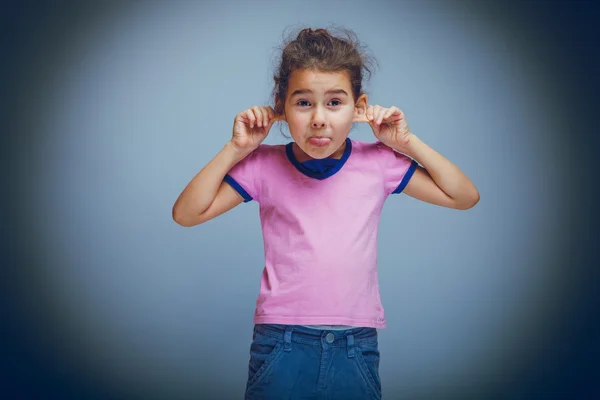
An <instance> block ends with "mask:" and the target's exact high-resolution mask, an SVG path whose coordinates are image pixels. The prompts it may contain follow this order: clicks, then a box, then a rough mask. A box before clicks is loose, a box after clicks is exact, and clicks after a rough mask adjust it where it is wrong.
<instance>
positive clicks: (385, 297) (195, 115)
mask: <svg viewBox="0 0 600 400" xmlns="http://www.w3.org/2000/svg"><path fill="white" fill-rule="evenodd" d="M523 4H524V5H523ZM523 4H521V6H520V7H518V6H517V5H516V3H510V4H507V5H502V4H500V3H499V2H498V3H492V2H490V3H486V4H485V6H482V5H481V4H479V3H476V2H451V1H439V2H436V1H425V2H417V1H404V2H383V1H379V2H377V1H374V2H368V3H366V2H342V1H339V2H338V1H319V2H316V1H305V2H298V3H294V2H289V3H288V2H284V3H279V2H260V1H256V2H241V1H240V2H237V1H229V2H219V3H217V2H214V3H209V2H191V1H178V2H170V3H167V2H136V3H128V2H120V3H114V4H112V3H111V4H109V3H106V4H105V5H102V6H100V5H97V6H91V5H86V6H81V5H79V6H76V7H75V6H72V7H67V6H66V5H65V4H63V5H62V7H57V8H51V7H45V8H44V7H41V8H37V9H36V8H27V7H25V6H16V5H15V6H14V7H12V8H10V12H9V13H7V14H5V16H7V17H8V18H6V20H7V21H8V22H9V23H8V25H7V26H8V28H7V30H8V31H9V33H10V34H11V35H10V36H8V37H9V39H8V42H7V44H8V45H9V46H8V47H7V48H8V49H9V52H8V53H7V54H8V55H9V56H10V57H8V58H7V59H8V60H9V62H8V63H5V64H3V66H4V67H5V69H4V77H5V78H6V81H5V88H7V89H8V92H7V93H8V94H10V95H7V96H4V99H3V104H4V105H5V106H6V107H4V111H5V112H6V111H7V115H6V118H5V119H4V124H5V127H6V131H5V132H8V135H5V139H4V140H6V143H7V144H8V145H9V146H4V145H3V149H2V152H3V167H5V168H3V171H5V172H8V178H9V179H8V180H7V182H8V185H7V186H5V190H6V193H5V196H3V197H4V201H5V204H6V207H3V208H4V209H5V211H6V212H5V213H4V214H3V219H4V221H5V222H6V223H5V224H3V227H4V228H6V229H5V232H6V239H7V240H5V241H4V245H3V254H4V255H5V257H4V261H6V262H5V263H4V262H3V264H5V265H6V267H7V268H5V269H4V271H8V272H9V273H10V274H9V275H7V278H6V279H4V280H3V282H4V283H5V286H6V288H5V289H6V290H4V291H3V293H4V295H5V299H6V301H5V302H4V304H5V305H6V306H7V307H3V308H2V311H3V314H4V315H3V316H4V317H5V318H4V321H6V324H5V325H4V328H3V331H2V333H3V334H4V338H5V340H4V342H3V343H5V346H3V348H4V349H5V355H7V356H8V358H7V360H11V362H12V364H5V365H7V371H8V372H7V374H4V377H5V379H6V382H5V384H7V385H8V387H9V388H11V390H18V391H19V393H29V395H31V396H32V397H38V398H46V396H48V397H53V395H54V394H56V395H62V396H67V395H68V396H76V397H80V398H83V397H85V398H127V399H164V398H169V399H190V398H206V399H208V398H215V399H217V398H223V399H225V398H241V397H242V394H243V390H244V385H245V382H246V376H247V362H248V358H249V354H248V352H249V346H250V342H251V338H252V317H253V312H254V306H255V301H256V296H257V294H258V289H259V281H260V276H261V273H262V268H263V265H264V257H263V247H262V246H263V243H262V236H261V231H260V224H259V218H258V204H257V203H255V202H252V203H250V204H243V205H240V206H239V207H237V208H236V209H234V210H232V211H231V212H229V213H228V214H226V215H223V216H221V217H219V218H217V219H216V220H213V221H210V222H208V223H206V224H204V225H201V226H197V227H194V228H183V227H180V226H178V225H177V224H176V223H175V222H173V221H172V219H171V207H172V205H173V203H174V201H175V199H176V198H177V196H178V195H179V193H180V192H181V190H182V189H183V187H184V186H185V185H186V184H187V183H188V182H189V180H190V179H191V178H192V177H193V176H194V175H195V174H196V173H197V172H198V171H199V170H200V169H201V168H202V167H203V166H204V165H205V164H206V163H207V162H208V161H209V160H210V159H211V158H212V157H214V155H216V153H217V152H218V151H219V150H220V149H221V148H222V147H223V146H224V145H225V143H226V142H227V140H228V139H229V137H230V135H231V127H232V124H233V118H234V116H235V114H236V113H238V112H239V111H241V110H243V109H246V108H249V107H251V106H253V105H256V104H268V103H270V92H271V89H272V75H273V70H274V60H275V55H276V54H277V53H276V52H277V47H278V46H279V45H280V44H281V41H282V34H283V33H284V31H286V29H287V31H286V32H290V31H294V29H296V31H297V29H300V28H301V27H303V26H310V27H313V28H318V27H330V26H332V24H334V25H339V26H343V27H346V28H350V29H352V30H354V32H356V33H357V35H358V37H359V38H360V40H361V41H362V42H364V43H365V44H366V45H367V46H368V48H369V49H370V50H371V52H372V54H373V55H374V56H375V57H376V58H377V60H378V62H379V65H380V67H379V69H378V70H377V71H376V72H375V74H374V76H373V78H372V79H371V81H369V82H366V91H367V94H368V95H369V97H370V103H371V104H380V105H384V106H386V107H389V106H392V105H395V106H398V107H400V108H401V109H402V110H403V111H404V112H405V113H406V115H407V118H408V122H409V125H410V127H411V128H412V130H413V132H415V133H416V134H417V135H418V136H419V137H420V138H422V139H423V140H424V141H425V142H426V143H428V144H429V145H430V146H432V147H433V148H434V149H436V150H437V151H439V152H440V153H442V154H443V155H445V156H446V157H447V158H449V159H450V160H451V161H453V162H455V163H456V164H457V165H458V166H459V167H460V168H461V169H462V170H463V171H464V172H465V173H466V174H467V175H468V176H469V177H470V178H471V179H472V181H473V182H474V183H475V185H476V186H477V188H478V189H479V191H480V194H481V201H480V203H479V204H478V205H477V206H476V207H475V208H473V209H471V210H468V211H456V210H450V209H444V208H441V207H436V206H433V205H429V204H426V203H421V202H418V201H416V200H414V199H411V198H409V197H407V196H405V195H400V196H392V197H390V198H389V199H388V201H387V203H386V206H385V208H384V211H383V215H382V222H381V226H380V239H379V271H380V283H381V294H382V301H383V305H384V307H385V310H386V317H387V321H388V327H387V328H386V329H383V330H380V332H379V333H380V351H381V365H380V373H381V378H382V384H383V393H384V398H389V399H396V398H397V399H430V398H431V399H433V398H435V399H437V398H440V399H449V398H486V399H490V398H499V399H500V398H501V399H504V398H534V397H535V396H538V395H539V396H541V397H540V398H576V397H575V396H576V395H578V392H577V391H578V390H584V389H585V390H587V388H588V386H586V385H587V384H588V383H589V381H588V379H587V375H580V374H578V373H575V372H573V370H570V369H569V367H566V366H565V365H564V363H563V361H564V360H566V359H569V360H571V361H572V362H574V361H573V360H577V358H576V357H580V356H581V357H583V358H581V359H579V361H578V362H577V364H578V365H580V366H581V365H585V362H586V360H587V361H589V359H588V358H585V356H582V355H581V354H580V353H578V352H577V349H578V348H577V349H573V346H575V343H579V344H581V343H583V342H582V341H581V340H582V339H585V337H587V336H585V337H579V336H577V335H579V334H580V333H581V332H580V330H579V329H580V325H579V324H580V323H581V321H582V320H583V315H587V314H585V310H587V308H583V305H584V304H590V303H589V300H592V297H586V296H591V292H587V291H586V290H587V286H586V284H587V283H589V282H590V281H589V280H588V279H585V276H584V275H582V274H581V273H578V271H579V272H584V271H585V270H584V269H578V268H577V265H580V266H582V265H583V264H582V262H585V261H586V260H585V259H584V257H585V255H584V253H582V252H577V251H575V250H573V248H572V247H571V246H572V245H573V244H574V242H573V241H574V240H575V239H573V237H574V236H573V235H577V234H578V235H580V236H579V237H585V238H588V239H589V235H587V236H586V235H584V233H585V231H584V230H583V229H585V227H583V226H580V225H574V222H576V221H578V218H577V216H576V215H575V214H577V215H583V209H584V207H585V206H586V205H587V204H588V203H583V202H580V203H579V205H578V206H574V205H573V204H572V202H571V200H572V199H573V198H574V196H577V193H579V192H578V191H579V190H580V187H581V186H583V185H580V184H579V182H582V181H583V180H582V179H581V180H575V179H573V175H572V173H571V171H570V170H569V169H570V167H571V164H572V163H574V162H575V160H574V159H573V157H572V154H571V151H572V150H573V146H574V145H579V144H578V143H574V141H572V140H570V139H572V136H571V137H570V138H569V139H567V138H566V133H568V132H573V128H574V121H573V120H574V118H573V114H572V113H570V112H569V111H571V110H572V109H574V108H575V107H574V105H573V103H572V102H570V101H569V99H571V100H572V99H574V98H575V96H574V94H575V92H576V91H578V90H585V89H584V88H580V87H579V86H578V85H579V84H580V83H581V82H580V81H579V79H581V76H580V75H578V74H577V72H581V71H583V69H582V70H581V71H576V70H575V68H573V67H572V65H573V64H572V63H573V57H572V55H573V54H575V55H577V54H580V53H581V54H584V51H585V49H583V48H581V49H578V48H577V46H578V45H583V44H585V43H588V44H590V45H591V46H594V45H596V46H597V41H596V42H595V41H593V39H594V37H591V39H590V37H589V36H586V37H587V38H588V39H590V41H589V42H585V41H584V42H583V44H582V42H575V41H573V42H570V41H562V42H561V41H556V40H555V39H557V38H562V39H565V38H566V37H568V36H564V34H565V32H564V31H560V30H558V31H557V30H556V29H555V30H552V29H550V27H551V26H553V25H552V24H550V23H549V22H548V21H550V20H551V19H550V20H548V18H550V17H552V16H556V15H557V14H555V12H554V11H550V10H547V9H546V11H544V7H543V6H540V7H538V5H537V4H535V3H523ZM558 5H559V4H558V3H555V4H554V6H555V7H556V6H558ZM7 10H9V9H8V8H7ZM565 10H566V9H563V10H562V14H561V13H559V14H560V15H562V16H563V18H566V19H567V18H568V16H569V15H570V14H568V13H566V11H565ZM577 10H578V11H577V12H581V14H572V15H571V16H581V15H583V11H581V10H580V9H577ZM555 11H556V10H555ZM556 12H558V11H556ZM531 16H538V17H539V18H540V19H538V20H537V22H535V20H532V19H531V18H530V17H531ZM544 16H545V17H546V18H547V19H546V20H544V19H543V17H544ZM567 20H568V19H567ZM580 28H581V29H582V32H583V29H584V28H583V27H581V26H580ZM584 33H585V32H584ZM561 35H562V36H561ZM582 36H583V35H582ZM5 37H6V36H5ZM595 38H597V36H596V37H595ZM559 44H560V45H561V46H562V47H559V46H558V45H559ZM595 48H596V49H597V47H595ZM568 52H571V53H568ZM567 54H569V55H570V56H569V57H567ZM567 59H568V60H569V62H567V61H566V60H567ZM581 61H582V60H579V62H581ZM577 65H579V64H577ZM569 68H571V69H569ZM569 79H572V80H573V82H571V81H570V80H569ZM588 83H590V82H588ZM579 100H580V101H581V98H579ZM596 104H597V103H596ZM576 111H579V112H582V113H584V112H585V111H586V105H583V104H582V106H581V107H579V108H577V109H576ZM575 123H577V121H576V122H575ZM579 123H581V121H579ZM280 128H281V130H282V131H283V132H284V133H285V132H286V129H285V126H279V125H275V127H274V128H273V129H272V131H271V134H270V135H269V137H268V138H267V140H266V143H269V144H278V143H287V142H288V140H289V139H287V138H285V137H284V136H283V135H282V133H281V132H280ZM577 131H578V134H579V135H583V133H584V132H583V131H582V130H577ZM351 137H352V138H354V139H358V140H364V141H374V140H375V139H374V137H373V135H372V132H371V131H370V128H369V127H368V126H367V125H365V124H361V125H357V126H356V127H355V129H354V130H353V131H352V133H351ZM577 157H578V159H579V160H580V161H581V162H583V160H584V155H583V153H581V152H579V153H577ZM578 229H579V230H578ZM579 243H580V244H581V241H579ZM578 255H579V257H580V259H579V262H574V258H573V257H577V256H578ZM588 293H589V294H588ZM584 300H585V301H584ZM582 310H583V311H582ZM596 325H597V324H596ZM596 325H593V326H596ZM586 332H589V331H586ZM564 357H568V358H564ZM582 363H583V364H582ZM587 371H588V372H589V370H587ZM557 378H561V379H557ZM563 395H564V396H566V397H561V396H563ZM552 396H556V397H552Z"/></svg>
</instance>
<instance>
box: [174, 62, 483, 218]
mask: <svg viewBox="0 0 600 400" xmlns="http://www.w3.org/2000/svg"><path fill="white" fill-rule="evenodd" d="M298 91H301V92H300V93H298ZM330 91H336V92H330ZM343 92H345V94H344V93H343ZM284 101H285V104H284V115H279V116H278V115H275V112H274V110H273V108H272V107H270V106H262V107H259V106H254V107H252V108H250V109H247V110H244V111H242V112H240V113H239V114H238V115H236V117H235V119H234V125H233V132H232V137H231V140H230V141H229V142H228V143H227V144H226V145H225V146H224V147H223V149H222V150H221V151H220V152H219V153H218V154H217V155H216V156H215V158H213V159H212V160H211V161H210V162H209V163H208V164H207V165H206V166H205V167H204V168H203V169H202V170H201V171H200V172H199V173H198V174H197V175H196V176H195V177H194V178H193V179H192V180H191V181H190V182H189V183H188V185H187V186H186V187H185V188H184V190H183V191H182V192H181V194H180V195H179V197H178V198H177V201H176V202H175V204H174V206H173V219H174V220H175V221H176V222H177V223H178V224H180V225H182V226H187V227H190V226H194V225H198V224H201V223H204V222H206V221H208V220H211V219H213V218H215V217H217V216H219V215H221V214H223V213H225V212H227V211H229V210H231V209H232V208H234V207H235V206H237V205H238V204H241V203H242V201H243V198H242V196H241V195H240V194H239V193H238V192H237V191H235V190H234V189H233V188H232V187H231V186H230V185H229V184H227V183H225V182H224V181H223V178H224V177H225V175H226V174H227V173H228V172H229V171H230V170H231V168H233V166H234V165H235V164H237V163H238V162H240V161H241V160H243V159H244V158H245V157H246V156H247V155H248V154H250V153H251V152H252V151H254V150H255V149H256V148H257V147H258V146H259V145H260V144H261V143H262V141H263V140H264V139H265V138H266V137H267V135H268V133H269V131H270V129H271V126H272V125H273V123H274V122H275V121H277V120H280V121H286V122H287V124H288V126H289V129H290V134H291V135H292V138H293V139H294V145H293V151H294V155H295V156H296V158H297V159H298V160H299V161H305V160H308V159H311V158H314V159H321V158H326V157H334V158H340V157H341V155H342V154H343V152H344V148H345V140H346V138H347V137H348V134H349V133H350V127H351V125H352V123H353V122H365V123H368V124H369V126H370V127H371V129H372V130H373V134H374V136H375V138H376V139H378V140H379V141H381V142H382V143H383V144H385V145H386V146H388V147H390V148H392V149H394V150H396V151H399V152H401V153H404V154H406V155H408V156H409V157H411V158H413V159H414V160H416V161H417V162H418V163H419V164H420V166H418V167H417V169H416V170H415V173H414V174H413V176H412V178H411V179H410V180H409V182H408V184H407V185H406V187H405V188H404V191H403V193H404V194H406V195H408V196H411V197H414V198H416V199H418V200H421V201H425V202H428V203H431V204H435V205H439V206H442V207H448V208H453V209H458V210H466V209H469V208H471V207H473V206H474V205H475V204H477V203H478V202H479V192H478V191H477V189H476V188H475V186H474V185H473V183H472V182H471V181H470V179H469V178H468V177H467V176H466V175H465V174H464V173H463V172H462V171H461V170H460V169H459V168H458V167H457V166H456V165H454V164H453V163H451V162H450V161H449V160H447V159H446V158H445V157H443V156H442V155H441V154H439V153H438V152H437V151H435V150H433V149H432V148H431V147H429V146H428V145H427V144H425V143H424V142H423V141H422V140H421V139H420V138H419V137H417V136H416V135H415V134H414V133H412V132H411V130H410V129H409V127H408V123H407V122H406V117H405V115H404V113H403V112H402V110H400V109H398V108H397V107H389V108H385V107H381V106H379V105H374V106H373V105H368V98H367V96H366V95H364V94H363V95H361V96H359V97H358V98H357V99H356V100H355V99H353V97H352V91H351V86H350V80H349V75H348V73H347V72H345V71H342V72H322V71H316V70H297V71H294V72H292V74H291V76H290V79H289V82H288V93H287V94H286V98H285V100H284ZM314 137H325V138H328V139H330V142H329V143H328V144H327V146H325V147H318V146H315V145H313V144H311V143H310V139H311V138H314Z"/></svg>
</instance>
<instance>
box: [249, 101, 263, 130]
mask: <svg viewBox="0 0 600 400" xmlns="http://www.w3.org/2000/svg"><path fill="white" fill-rule="evenodd" d="M252 112H253V113H254V117H255V118H256V126H257V127H259V128H260V127H261V126H262V120H263V117H262V111H261V110H260V107H258V106H254V107H252Z"/></svg>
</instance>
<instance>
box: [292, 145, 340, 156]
mask: <svg viewBox="0 0 600 400" xmlns="http://www.w3.org/2000/svg"><path fill="white" fill-rule="evenodd" d="M339 147H340V146H336V145H334V144H333V143H330V144H329V145H327V146H324V147H319V146H313V145H311V144H310V143H308V142H307V143H305V145H304V146H303V147H300V148H301V149H302V151H304V152H305V153H306V154H307V155H309V156H310V157H312V158H315V159H321V158H327V157H329V156H331V155H332V154H333V153H335V151H336V150H337V149H338V148H339Z"/></svg>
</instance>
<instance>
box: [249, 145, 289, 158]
mask: <svg viewBox="0 0 600 400" xmlns="http://www.w3.org/2000/svg"><path fill="white" fill-rule="evenodd" d="M284 154H285V146H284V145H270V144H261V145H259V146H258V147H257V148H256V149H255V150H254V151H253V152H252V153H250V155H248V157H246V158H247V159H248V161H250V160H252V161H254V162H267V161H273V160H276V159H277V158H278V156H281V155H284Z"/></svg>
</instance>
